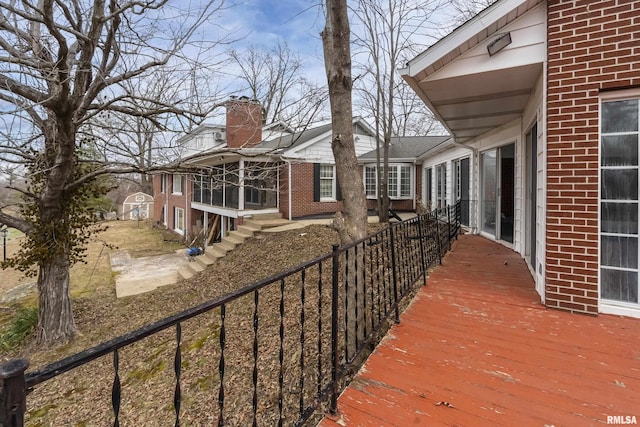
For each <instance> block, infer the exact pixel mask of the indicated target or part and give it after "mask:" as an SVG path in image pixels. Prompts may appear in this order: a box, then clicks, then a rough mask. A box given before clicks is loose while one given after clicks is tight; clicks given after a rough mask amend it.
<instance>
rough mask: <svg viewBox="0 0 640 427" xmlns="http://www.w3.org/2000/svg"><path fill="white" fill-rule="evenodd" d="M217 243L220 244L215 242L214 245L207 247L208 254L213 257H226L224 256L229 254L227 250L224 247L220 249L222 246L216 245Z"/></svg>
mask: <svg viewBox="0 0 640 427" xmlns="http://www.w3.org/2000/svg"><path fill="white" fill-rule="evenodd" d="M216 245H218V243H216V244H214V245H213V246H209V247H208V248H207V256H209V257H211V258H213V259H219V258H224V256H225V255H226V254H227V251H226V250H224V249H220V246H216Z"/></svg>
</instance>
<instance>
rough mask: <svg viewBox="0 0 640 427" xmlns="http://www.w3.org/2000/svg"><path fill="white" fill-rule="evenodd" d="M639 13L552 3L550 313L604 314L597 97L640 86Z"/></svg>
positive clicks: (617, 0) (619, 2) (612, 6)
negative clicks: (556, 310) (600, 299)
mask: <svg viewBox="0 0 640 427" xmlns="http://www.w3.org/2000/svg"><path fill="white" fill-rule="evenodd" d="M638 10H640V1H630V0H592V1H584V0H574V1H567V0H562V1H560V0H549V1H548V29H547V30H548V72H547V218H546V220H547V231H546V233H547V236H546V237H547V242H546V265H547V268H546V304H547V306H549V307H554V308H560V309H565V310H570V311H576V312H583V313H590V314H596V313H597V311H598V253H597V248H598V173H599V169H598V168H599V166H598V147H599V143H598V109H599V98H598V95H599V92H600V91H601V90H603V89H624V88H628V87H631V86H638V85H640V15H639V14H638V13H637V11H638Z"/></svg>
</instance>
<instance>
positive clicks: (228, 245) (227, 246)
mask: <svg viewBox="0 0 640 427" xmlns="http://www.w3.org/2000/svg"><path fill="white" fill-rule="evenodd" d="M236 246H238V245H237V244H235V243H233V242H229V241H225V240H224V239H222V240H221V241H219V242H218V243H214V244H213V247H214V248H216V249H218V250H220V251H224V253H227V252H229V251H232V250H234V249H235V248H236Z"/></svg>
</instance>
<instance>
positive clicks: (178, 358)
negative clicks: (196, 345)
mask: <svg viewBox="0 0 640 427" xmlns="http://www.w3.org/2000/svg"><path fill="white" fill-rule="evenodd" d="M181 341H182V326H181V325H180V323H176V354H175V357H174V359H173V370H174V371H175V373H176V389H175V391H174V393H173V408H174V409H175V411H176V422H175V427H180V399H181V394H180V374H181V372H182V354H181V352H180V342H181Z"/></svg>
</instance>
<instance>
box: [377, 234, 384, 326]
mask: <svg viewBox="0 0 640 427" xmlns="http://www.w3.org/2000/svg"><path fill="white" fill-rule="evenodd" d="M378 239H380V242H379V244H376V283H377V288H378V292H377V296H376V297H377V298H376V299H377V303H378V324H379V323H380V318H381V316H382V304H383V303H384V300H383V299H382V294H383V292H384V273H383V274H382V280H380V257H381V256H384V251H382V250H381V249H382V244H383V241H384V234H379V235H378ZM382 264H383V265H384V262H383V263H382ZM381 284H382V287H381V286H380V285H381Z"/></svg>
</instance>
